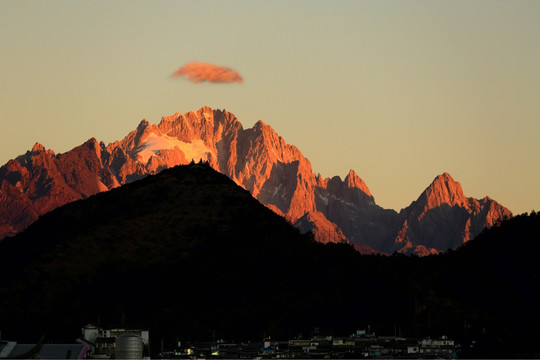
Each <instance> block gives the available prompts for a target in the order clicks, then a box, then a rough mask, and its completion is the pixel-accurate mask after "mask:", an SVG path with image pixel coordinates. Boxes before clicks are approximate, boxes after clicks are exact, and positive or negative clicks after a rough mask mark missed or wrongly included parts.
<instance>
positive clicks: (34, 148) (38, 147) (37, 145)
mask: <svg viewBox="0 0 540 360" xmlns="http://www.w3.org/2000/svg"><path fill="white" fill-rule="evenodd" d="M45 150H46V149H45V146H43V145H41V144H40V143H38V142H36V143H35V144H34V146H32V152H38V151H45Z"/></svg>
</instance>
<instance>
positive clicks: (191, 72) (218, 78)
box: [172, 61, 244, 83]
mask: <svg viewBox="0 0 540 360" xmlns="http://www.w3.org/2000/svg"><path fill="white" fill-rule="evenodd" d="M172 76H173V77H181V76H182V77H185V78H186V79H187V80H189V81H191V82H194V83H200V82H212V83H242V82H244V79H242V76H241V75H240V73H239V72H238V71H236V70H234V69H232V68H230V67H227V66H218V65H214V64H210V63H202V62H196V61H193V62H190V63H188V64H186V65H184V66H182V67H181V68H180V69H178V70H176V71H175V72H174V73H173V74H172Z"/></svg>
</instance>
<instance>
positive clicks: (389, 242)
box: [0, 107, 512, 255]
mask: <svg viewBox="0 0 540 360" xmlns="http://www.w3.org/2000/svg"><path fill="white" fill-rule="evenodd" d="M192 160H195V161H199V160H203V161H206V162H208V163H209V164H210V166H211V167H213V168H214V169H215V170H217V171H219V172H221V173H223V174H225V175H227V176H228V177H229V178H230V179H232V180H233V181H234V182H236V183H237V184H238V185H240V186H242V187H243V188H244V189H246V190H248V191H249V192H250V193H251V195H252V196H253V197H255V198H256V199H257V200H259V201H260V202H261V203H262V204H264V205H266V206H267V207H268V208H270V209H271V210H273V211H274V212H276V213H277V214H279V215H282V216H284V217H285V218H286V219H287V220H288V221H289V222H291V223H293V224H294V225H295V226H296V227H297V228H299V229H300V230H301V231H303V232H307V231H311V232H312V233H313V234H314V236H315V238H316V240H318V241H320V242H324V243H326V242H345V243H350V244H352V245H354V246H355V248H356V249H357V250H358V251H360V252H362V253H387V254H388V253H393V252H400V253H406V254H417V255H428V254H435V253H438V252H440V251H446V250H447V249H451V248H457V247H459V246H460V245H463V244H464V243H466V242H467V241H469V240H470V239H472V238H474V237H475V236H476V235H477V234H479V233H480V232H481V231H482V230H483V229H484V228H485V227H491V226H493V224H496V223H498V222H500V221H501V220H503V219H506V218H509V217H511V216H512V213H511V212H510V211H509V210H508V209H507V208H505V207H504V206H502V205H500V204H499V203H497V202H496V201H495V200H492V199H490V198H489V197H485V198H483V199H473V198H468V197H466V196H465V195H464V193H463V190H462V188H461V185H460V184H459V183H458V182H456V181H454V179H453V178H452V177H451V176H450V175H449V174H447V173H444V174H442V175H439V176H437V177H436V178H435V179H434V180H433V182H432V183H431V184H430V185H429V186H428V187H427V188H426V189H425V191H424V192H423V193H422V194H421V195H420V196H419V198H418V199H417V200H415V201H413V202H412V203H411V204H410V205H409V206H408V207H406V208H404V209H402V210H401V211H400V212H399V213H398V212H396V211H394V210H391V209H384V208H382V207H381V206H379V205H377V204H376V202H375V199H374V197H373V195H372V194H371V192H370V190H369V188H368V186H367V185H366V184H365V182H364V181H363V180H362V179H361V178H360V177H359V176H358V175H357V174H356V173H355V172H354V171H353V170H350V171H349V173H348V174H347V176H346V177H345V179H343V180H342V179H341V178H340V177H339V176H334V177H332V178H324V177H323V176H321V175H320V174H316V173H315V172H314V171H313V170H312V167H311V163H310V162H309V160H308V159H307V158H306V157H305V156H304V155H303V154H302V153H301V152H300V151H299V150H298V149H297V148H296V147H295V146H294V145H290V144H287V143H286V142H285V140H284V139H283V138H282V137H280V136H279V135H278V134H277V133H276V132H275V131H274V130H273V129H272V128H271V127H270V126H269V125H267V124H265V123H263V122H262V121H258V122H257V123H256V124H255V125H254V126H253V127H252V128H248V129H244V128H243V126H242V124H241V123H240V122H239V121H238V119H237V118H236V117H235V116H234V115H233V114H232V113H230V112H227V111H225V110H218V109H212V108H209V107H202V108H201V109H199V110H197V111H191V112H188V113H185V114H181V113H176V114H174V115H172V116H166V117H163V118H162V119H161V122H160V123H159V124H157V125H156V124H150V123H149V122H148V121H147V120H142V121H141V122H140V123H139V125H138V126H137V128H136V129H135V130H133V131H131V132H130V133H129V134H127V136H126V137H125V138H124V139H122V140H119V141H115V142H113V143H110V144H108V145H105V144H104V143H103V142H98V141H97V140H96V139H94V138H91V139H90V140H88V141H87V142H85V143H84V144H82V145H80V146H77V147H75V148H73V149H72V150H70V151H68V152H66V153H63V154H55V153H54V152H53V151H52V150H48V149H46V148H45V147H44V146H43V145H41V144H39V143H36V144H35V145H34V146H33V148H32V149H31V150H30V151H27V152H26V154H23V155H20V156H18V157H16V158H15V159H13V160H10V161H8V162H7V163H6V164H5V165H4V166H2V167H1V168H0V238H3V237H5V236H12V235H14V234H16V233H18V232H20V231H22V230H24V229H25V228H27V227H28V226H29V225H30V224H31V223H33V222H34V221H36V220H37V218H38V217H39V216H41V215H43V214H45V213H47V212H49V211H51V210H53V209H55V208H57V207H58V206H61V205H64V204H66V203H69V202H72V201H75V200H79V199H85V198H87V197H89V196H91V195H94V194H97V193H99V192H102V191H107V190H111V189H114V188H116V187H119V186H122V185H124V184H127V183H130V182H133V181H135V180H138V179H141V178H143V177H145V176H147V175H151V174H156V173H158V172H160V171H162V170H163V169H167V168H170V167H173V166H176V165H180V164H187V163H189V162H191V161H192Z"/></svg>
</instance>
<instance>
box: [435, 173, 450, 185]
mask: <svg viewBox="0 0 540 360" xmlns="http://www.w3.org/2000/svg"><path fill="white" fill-rule="evenodd" d="M435 181H443V182H452V183H455V181H454V179H453V178H452V176H450V174H449V173H447V172H444V173H442V174H441V175H438V176H437V177H436V178H435V179H434V180H433V182H435Z"/></svg>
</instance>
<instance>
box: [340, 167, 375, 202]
mask: <svg viewBox="0 0 540 360" xmlns="http://www.w3.org/2000/svg"><path fill="white" fill-rule="evenodd" d="M345 184H346V185H347V187H348V188H357V189H360V190H362V191H363V192H364V193H366V195H368V196H373V195H371V192H370V191H369V188H368V187H367V185H366V183H365V182H364V180H362V179H361V178H360V176H358V175H356V173H355V172H354V170H352V169H351V170H349V173H348V174H347V176H346V177H345Z"/></svg>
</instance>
